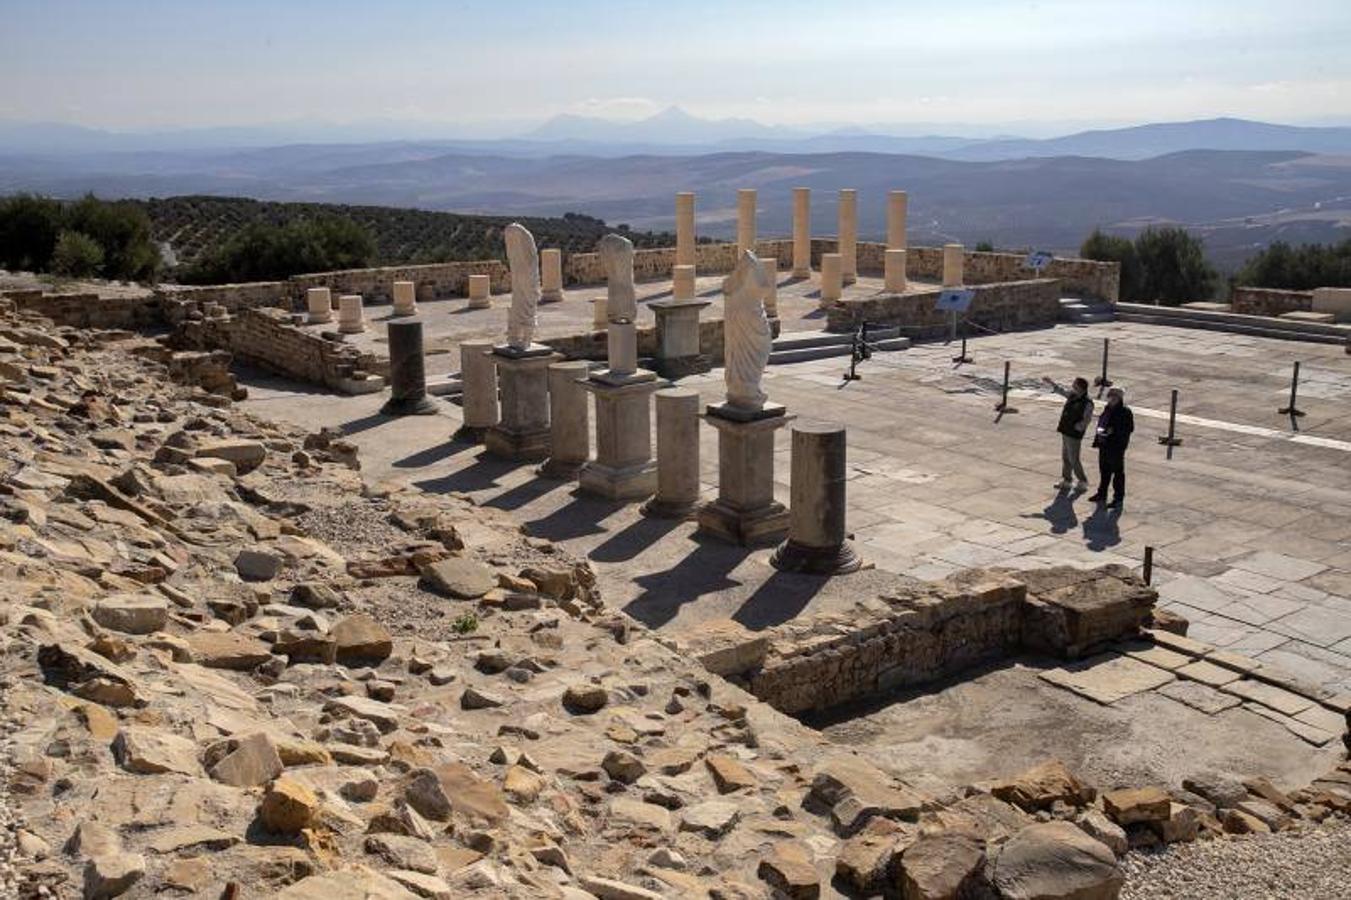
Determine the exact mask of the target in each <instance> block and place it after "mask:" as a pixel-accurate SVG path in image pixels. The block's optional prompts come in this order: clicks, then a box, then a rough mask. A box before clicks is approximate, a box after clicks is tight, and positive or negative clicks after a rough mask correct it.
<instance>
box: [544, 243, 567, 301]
mask: <svg viewBox="0 0 1351 900" xmlns="http://www.w3.org/2000/svg"><path fill="white" fill-rule="evenodd" d="M539 268H540V295H539V302H540V303H561V302H563V251H562V250H559V249H558V248H557V247H546V248H545V249H543V250H541V251H540V252H539Z"/></svg>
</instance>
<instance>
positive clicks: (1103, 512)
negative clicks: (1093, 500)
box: [1084, 506, 1121, 553]
mask: <svg viewBox="0 0 1351 900" xmlns="http://www.w3.org/2000/svg"><path fill="white" fill-rule="evenodd" d="M1120 518H1121V510H1120V509H1108V508H1107V507H1106V506H1098V507H1097V508H1096V509H1094V510H1093V515H1091V516H1089V517H1088V518H1087V519H1085V520H1084V543H1085V544H1086V545H1087V546H1088V549H1090V550H1092V551H1094V552H1095V553H1099V552H1101V551H1103V550H1106V549H1107V548H1108V547H1115V546H1116V545H1117V544H1119V543H1121V529H1120V528H1118V527H1117V522H1118V520H1119V519H1120Z"/></svg>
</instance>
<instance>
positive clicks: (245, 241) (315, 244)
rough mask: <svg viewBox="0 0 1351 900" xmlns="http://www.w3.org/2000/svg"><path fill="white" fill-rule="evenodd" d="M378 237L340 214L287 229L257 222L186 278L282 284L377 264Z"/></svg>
mask: <svg viewBox="0 0 1351 900" xmlns="http://www.w3.org/2000/svg"><path fill="white" fill-rule="evenodd" d="M375 252H376V251H375V239H374V238H373V237H372V236H371V234H370V232H369V231H367V230H366V229H365V228H363V227H362V226H361V225H359V224H357V223H356V222H354V221H352V220H351V219H345V218H341V217H338V216H322V217H318V218H314V219H303V220H299V221H295V222H290V223H288V224H286V225H273V224H269V223H267V222H262V221H255V222H252V223H250V224H249V225H246V226H245V227H244V228H243V229H242V230H240V231H238V232H237V233H236V234H235V235H234V236H233V237H232V238H230V239H229V240H228V241H226V242H225V243H224V244H223V245H221V246H219V247H217V248H215V249H214V250H212V251H210V252H209V253H207V254H206V255H205V256H203V257H202V258H201V259H200V260H199V261H198V263H197V264H196V265H195V266H192V267H191V268H189V269H188V270H187V271H185V272H183V273H182V275H181V280H183V281H185V282H188V283H190V284H221V283H227V282H241V281H277V280H280V279H283V278H289V277H291V276H292V275H300V274H303V273H306V272H328V271H332V270H334V269H360V268H365V267H366V266H370V265H372V264H373V263H374V261H375Z"/></svg>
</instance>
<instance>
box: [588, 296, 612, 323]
mask: <svg viewBox="0 0 1351 900" xmlns="http://www.w3.org/2000/svg"><path fill="white" fill-rule="evenodd" d="M607 305H608V304H607V303H606V300H605V298H604V297H596V298H594V299H592V301H591V327H592V328H593V329H594V330H596V331H604V330H605V329H606V326H608V325H609V324H610V317H609V315H608V314H607V312H606V306H607Z"/></svg>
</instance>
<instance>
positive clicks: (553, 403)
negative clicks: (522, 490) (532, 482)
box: [539, 360, 591, 479]
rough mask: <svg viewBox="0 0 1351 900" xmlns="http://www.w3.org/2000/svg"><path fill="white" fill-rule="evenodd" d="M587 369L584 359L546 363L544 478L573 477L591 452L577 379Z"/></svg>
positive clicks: (541, 469) (583, 398)
mask: <svg viewBox="0 0 1351 900" xmlns="http://www.w3.org/2000/svg"><path fill="white" fill-rule="evenodd" d="M590 371H591V366H590V365H589V364H588V363H587V362H586V360H578V361H575V362H556V363H553V364H551V365H550V366H549V376H548V377H549V458H548V459H547V460H545V461H544V465H542V466H540V467H539V474H540V475H542V476H544V477H545V478H563V479H568V478H574V477H576V475H577V473H578V472H579V471H580V470H581V468H582V466H584V465H586V460H587V457H588V456H590V455H591V412H590V404H589V403H588V402H587V399H586V389H585V388H583V387H582V386H581V384H580V383H579V382H581V381H583V380H584V379H585V378H586V376H587V374H588V373H589V372H590Z"/></svg>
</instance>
